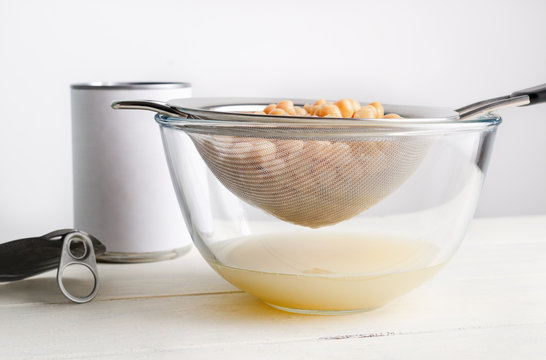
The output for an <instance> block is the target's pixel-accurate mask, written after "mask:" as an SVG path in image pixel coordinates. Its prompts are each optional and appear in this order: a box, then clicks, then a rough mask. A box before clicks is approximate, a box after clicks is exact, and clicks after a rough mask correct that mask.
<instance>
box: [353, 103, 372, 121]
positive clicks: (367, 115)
mask: <svg viewBox="0 0 546 360" xmlns="http://www.w3.org/2000/svg"><path fill="white" fill-rule="evenodd" d="M354 117H355V118H359V119H375V118H376V117H377V110H376V109H375V107H373V106H371V105H366V106H363V107H361V108H360V110H358V111H357V112H355V115H354Z"/></svg>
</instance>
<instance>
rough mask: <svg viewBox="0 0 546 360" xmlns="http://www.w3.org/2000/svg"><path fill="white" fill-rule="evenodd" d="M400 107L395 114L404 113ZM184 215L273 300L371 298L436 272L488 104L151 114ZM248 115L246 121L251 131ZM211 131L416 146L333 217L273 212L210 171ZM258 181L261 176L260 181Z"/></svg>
mask: <svg viewBox="0 0 546 360" xmlns="http://www.w3.org/2000/svg"><path fill="white" fill-rule="evenodd" d="M402 115H403V114H402ZM156 121H157V122H158V123H159V124H160V125H161V133H162V138H163V142H164V146H165V151H166V154H167V159H168V163H169V166H170V170H171V175H172V180H173V183H174V186H175V189H176V193H177V196H178V200H179V203H180V206H181V209H182V213H183V215H184V218H185V221H186V225H187V227H188V229H189V232H190V234H191V236H192V238H193V241H194V243H195V245H196V247H197V248H198V249H199V251H200V253H201V254H202V256H203V257H204V258H205V260H206V261H207V262H208V263H209V264H210V265H211V266H212V268H214V269H215V270H216V271H217V272H218V273H219V274H220V275H221V276H223V277H224V278H225V279H226V280H227V281H229V282H230V283H232V284H233V285H235V286H237V287H238V288H240V289H242V290H244V291H246V292H248V293H250V294H253V295H255V296H257V297H258V298H260V299H261V300H263V301H264V302H265V303H267V304H269V305H271V306H274V307H276V308H279V309H282V310H286V311H292V312H299V313H316V314H338V313H347V312H354V311H365V310H370V309H374V308H377V307H380V306H382V305H384V304H386V303H388V302H389V301H391V300H393V299H395V298H397V297H398V296H400V295H403V294H405V293H407V292H408V291H410V290H412V289H414V288H416V287H417V286H419V285H420V284H422V283H423V282H424V281H426V280H427V279H429V278H430V277H432V276H433V275H434V274H436V273H437V272H438V271H439V270H440V269H442V267H443V266H444V265H445V264H446V262H447V261H448V260H449V259H450V258H451V256H452V255H453V254H454V252H455V251H456V250H457V248H458V246H459V245H460V243H461V241H462V239H463V237H464V235H465V232H466V229H467V226H468V224H469V222H470V220H471V219H472V216H473V214H474V211H475V208H476V204H477V201H478V197H479V194H480V191H481V188H482V183H483V180H484V175H485V170H486V167H487V163H488V159H489V154H490V152H491V147H492V144H493V139H494V136H495V131H496V128H497V126H498V124H500V122H501V119H500V117H498V116H496V115H492V114H490V115H488V116H485V117H481V118H479V119H473V120H465V121H453V120H447V121H446V120H437V119H436V120H435V119H403V120H397V121H369V122H368V123H366V122H365V121H364V123H366V126H360V125H359V126H355V127H353V126H341V125H338V123H336V120H335V119H333V120H331V121H330V123H329V124H328V120H326V122H324V121H323V122H321V124H320V126H316V127H312V126H311V128H309V127H307V126H303V125H302V126H300V125H299V124H292V125H291V126H286V123H283V124H282V125H279V126H276V125H274V124H273V125H272V124H266V123H249V122H238V121H230V122H226V121H216V120H215V119H214V115H212V116H210V117H208V118H201V119H180V118H170V117H167V116H164V115H157V116H156ZM249 127H250V128H251V130H252V131H249ZM211 134H213V135H223V136H235V137H245V136H252V137H254V138H256V137H264V138H267V137H275V138H276V139H279V138H280V139H283V138H286V139H292V140H293V139H301V140H303V141H311V140H310V137H309V136H310V135H309V134H312V140H313V141H316V140H324V141H330V142H343V141H348V140H347V139H351V141H359V142H364V143H365V142H367V141H374V142H377V141H397V139H405V141H408V140H409V141H416V142H420V143H422V144H425V145H426V151H424V153H423V155H422V158H421V159H420V161H419V162H418V164H417V165H416V166H415V169H414V170H413V171H412V172H411V173H410V174H408V177H407V179H405V181H403V182H402V183H401V184H400V185H399V186H398V187H397V188H396V190H394V191H392V192H391V193H390V194H389V195H387V196H386V197H385V198H384V199H383V200H382V201H380V202H378V203H377V204H375V205H374V206H372V207H371V208H370V209H368V210H366V211H363V212H361V213H360V214H358V215H356V216H354V217H352V218H350V219H349V220H345V221H341V222H339V223H336V224H334V225H329V226H323V227H320V228H310V227H306V226H301V225H296V224H293V223H290V222H286V221H283V220H280V219H279V218H278V217H276V216H273V215H271V214H270V213H269V212H266V211H264V210H262V209H260V208H259V207H257V206H254V205H251V204H250V203H248V202H247V201H244V200H242V199H241V198H240V197H238V196H236V195H235V194H234V193H233V192H232V191H231V190H229V189H228V188H227V187H226V186H224V184H223V183H222V182H221V181H219V180H218V178H217V176H216V175H215V174H214V173H213V172H212V171H211V169H210V168H209V166H208V165H207V163H206V162H205V161H204V160H203V158H202V156H201V154H200V153H199V152H198V150H197V148H196V146H195V145H196V143H197V142H198V141H199V139H201V138H202V137H207V136H210V135H211ZM264 185H266V184H264Z"/></svg>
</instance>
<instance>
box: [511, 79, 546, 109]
mask: <svg viewBox="0 0 546 360" xmlns="http://www.w3.org/2000/svg"><path fill="white" fill-rule="evenodd" d="M521 95H527V96H529V101H530V102H529V104H527V105H534V104H539V103H543V102H546V84H542V85H537V86H533V87H530V88H528V89H523V90H520V91H516V92H513V93H512V95H510V97H516V96H521Z"/></svg>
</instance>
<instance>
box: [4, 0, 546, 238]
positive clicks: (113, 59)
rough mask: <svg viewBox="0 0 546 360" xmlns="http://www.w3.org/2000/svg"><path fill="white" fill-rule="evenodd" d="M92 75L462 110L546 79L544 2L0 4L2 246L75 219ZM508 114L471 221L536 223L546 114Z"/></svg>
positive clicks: (544, 175)
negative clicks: (82, 92) (75, 127)
mask: <svg viewBox="0 0 546 360" xmlns="http://www.w3.org/2000/svg"><path fill="white" fill-rule="evenodd" d="M93 80H111V81H190V82H192V83H193V85H194V95H195V96H268V97H269V96H271V97H307V98H318V97H326V98H333V99H335V98H341V97H355V98H359V99H363V100H364V99H370V100H379V101H381V102H384V103H407V104H429V105H439V106H448V107H452V108H455V107H459V106H462V105H466V104H468V103H471V102H474V101H477V100H482V99H485V98H488V97H494V96H500V95H505V94H508V93H511V92H512V91H515V90H519V89H521V88H525V87H529V86H533V85H537V84H540V83H544V82H546V2H545V1H541V0H535V1H532V0H527V1H525V0H522V1H493V0H490V1H477V0H472V1H403V0H398V1H384V0H383V1H373V2H365V1H345V0H337V1H317V0H315V1H299V2H297V1H284V0H278V1H275V2H259V1H241V0H230V1H211V0H204V1H174V0H173V1H167V0H154V1H136V0H131V1H113V0H109V1H106V0H95V1H85V2H83V1H67V0H66V1H52V0H50V1H16V0H0V242H2V241H6V240H9V239H15V238H19V237H23V236H30V235H37V234H40V233H45V232H47V231H50V230H53V229H55V228H63V227H68V226H71V225H72V169H71V168H72V166H71V128H70V96H69V94H70V93H69V84H71V83H75V82H84V81H93ZM502 115H503V117H504V119H505V121H504V124H503V125H502V126H501V128H500V129H499V132H498V136H497V142H496V145H495V151H494V154H493V158H492V161H491V164H490V168H489V173H488V178H487V180H486V184H485V188H484V192H483V194H482V198H481V202H480V205H479V209H478V212H477V215H478V216H499V215H518V214H521V215H528V214H544V213H546V191H545V190H544V184H546V160H545V157H546V141H544V139H545V136H546V105H537V106H535V107H527V108H518V109H509V110H505V111H503V112H502ZM150 121H153V120H152V116H151V115H150Z"/></svg>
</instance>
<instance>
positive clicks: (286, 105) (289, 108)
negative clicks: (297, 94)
mask: <svg viewBox="0 0 546 360" xmlns="http://www.w3.org/2000/svg"><path fill="white" fill-rule="evenodd" d="M277 109H283V110H284V111H286V112H287V113H288V114H289V115H296V110H295V109H294V103H293V102H292V101H290V100H282V101H279V103H278V104H277Z"/></svg>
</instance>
